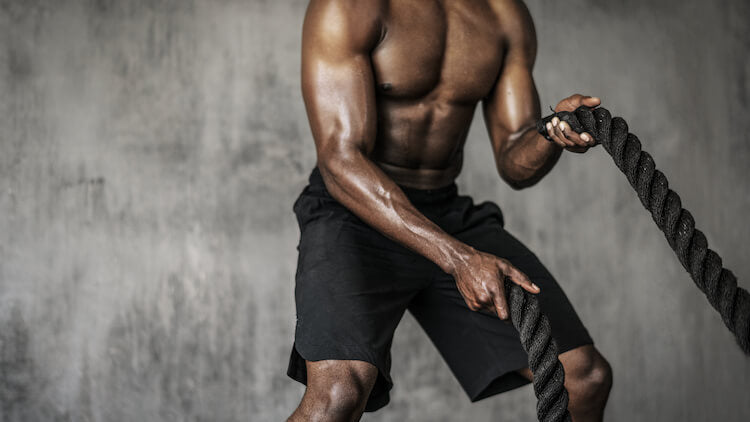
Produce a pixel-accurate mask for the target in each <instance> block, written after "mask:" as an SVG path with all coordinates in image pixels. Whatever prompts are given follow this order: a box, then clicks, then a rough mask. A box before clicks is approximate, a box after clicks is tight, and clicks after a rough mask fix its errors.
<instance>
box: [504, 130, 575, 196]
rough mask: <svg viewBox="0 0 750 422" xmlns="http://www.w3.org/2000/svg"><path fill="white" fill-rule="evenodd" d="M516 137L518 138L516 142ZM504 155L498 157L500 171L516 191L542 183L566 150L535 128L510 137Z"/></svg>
mask: <svg viewBox="0 0 750 422" xmlns="http://www.w3.org/2000/svg"><path fill="white" fill-rule="evenodd" d="M513 138H515V139H513ZM508 144H509V146H508V148H507V149H506V151H505V152H504V153H503V154H498V156H499V160H498V162H497V167H498V172H499V173H500V175H501V176H502V177H503V179H504V180H506V181H507V182H508V183H509V184H510V185H511V186H512V187H513V188H515V189H522V188H526V187H529V186H532V185H534V184H535V183H537V182H538V181H539V180H541V179H542V178H543V177H544V176H545V175H546V174H547V173H549V171H550V170H552V167H554V166H555V163H557V160H558V159H559V158H560V155H561V154H562V151H563V148H561V147H560V146H558V145H557V144H555V143H554V142H550V141H548V140H547V139H545V138H544V137H543V136H541V135H539V133H537V131H536V130H534V127H533V126H529V127H527V128H525V129H524V130H523V131H521V132H519V133H518V134H517V135H515V137H513V136H512V137H511V139H510V141H509V142H508Z"/></svg>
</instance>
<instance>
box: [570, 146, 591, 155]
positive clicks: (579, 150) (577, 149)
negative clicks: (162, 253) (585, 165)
mask: <svg viewBox="0 0 750 422" xmlns="http://www.w3.org/2000/svg"><path fill="white" fill-rule="evenodd" d="M565 150H566V151H570V152H575V153H576V154H583V153H584V152H586V151H588V150H589V147H579V146H573V147H565Z"/></svg>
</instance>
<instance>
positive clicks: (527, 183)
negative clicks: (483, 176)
mask: <svg viewBox="0 0 750 422" xmlns="http://www.w3.org/2000/svg"><path fill="white" fill-rule="evenodd" d="M503 180H504V181H505V183H507V184H508V186H510V187H511V188H512V189H513V190H522V189H526V188H530V187H532V186H534V185H535V184H536V183H537V182H538V180H535V179H533V178H526V179H512V178H509V177H503Z"/></svg>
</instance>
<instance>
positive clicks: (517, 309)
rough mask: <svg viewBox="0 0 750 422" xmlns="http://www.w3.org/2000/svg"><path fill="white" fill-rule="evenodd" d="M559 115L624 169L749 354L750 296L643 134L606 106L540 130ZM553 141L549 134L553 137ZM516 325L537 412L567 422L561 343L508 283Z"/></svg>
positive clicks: (566, 115) (533, 304)
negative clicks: (531, 377)
mask: <svg viewBox="0 0 750 422" xmlns="http://www.w3.org/2000/svg"><path fill="white" fill-rule="evenodd" d="M555 116H557V117H558V118H559V119H560V120H562V121H564V122H566V123H568V124H569V125H570V127H571V129H573V130H574V131H575V132H578V133H581V132H584V131H585V132H587V133H589V134H591V135H592V136H593V137H594V138H595V139H596V140H597V141H598V142H599V143H601V144H602V146H604V149H605V150H606V151H607V152H608V153H609V154H610V155H611V156H612V158H613V160H614V162H615V164H616V165H617V167H618V168H619V169H620V170H621V171H622V172H623V173H625V176H626V177H627V179H628V181H629V182H630V185H631V186H633V189H635V191H636V193H637V194H638V198H640V200H641V203H642V204H643V206H644V207H646V209H647V210H648V211H649V212H651V216H652V217H653V219H654V222H655V223H656V225H657V227H659V230H661V231H662V232H663V233H664V236H665V237H666V238H667V241H668V242H669V246H671V247H672V249H673V250H674V252H675V253H676V254H677V258H678V259H679V260H680V262H681V263H682V265H683V266H684V267H685V269H686V270H687V271H688V273H690V276H691V277H692V279H693V281H694V282H695V284H696V285H697V286H698V288H699V289H700V290H701V291H702V292H703V293H704V294H705V295H706V297H707V298H708V302H709V303H710V304H711V306H713V307H714V308H715V309H716V310H717V311H718V312H719V314H721V317H722V319H723V320H724V324H725V325H726V326H727V328H729V331H731V332H732V333H733V334H734V336H735V338H736V340H737V344H738V345H739V346H740V348H741V349H742V351H743V352H745V354H747V355H750V294H748V292H747V290H745V289H742V288H740V287H737V278H736V277H735V276H734V274H732V272H731V271H729V270H727V269H726V268H724V267H723V266H722V261H721V258H720V257H719V255H718V254H717V253H716V252H714V251H713V250H711V249H709V248H708V242H707V241H706V236H705V235H704V234H703V232H701V231H700V230H698V229H696V228H695V221H694V220H693V216H692V215H691V214H690V212H689V211H688V210H686V209H684V208H682V203H681V201H680V197H679V195H677V193H675V192H674V191H673V190H671V189H669V184H668V183H667V178H666V177H665V176H664V174H663V173H662V172H661V171H659V170H657V169H656V166H655V165H654V160H653V158H651V155H649V153H647V152H645V151H642V150H641V143H640V141H639V140H638V138H637V137H636V136H635V135H633V134H632V133H629V132H628V125H627V123H626V122H625V120H623V119H622V118H620V117H615V118H612V115H611V114H610V113H609V111H608V110H607V109H605V108H596V109H590V108H588V107H584V106H582V107H579V108H578V109H576V110H575V111H574V112H572V113H571V112H559V113H555V114H553V115H550V116H548V117H545V118H544V119H542V120H541V121H539V122H538V123H537V130H538V131H539V133H541V134H543V135H545V136H547V130H546V123H547V122H549V121H550V120H552V118H553V117H555ZM548 139H549V138H548ZM506 291H507V292H508V299H509V302H510V308H511V318H512V321H513V325H514V326H515V327H516V329H517V330H518V331H519V333H520V337H521V344H522V345H523V348H524V349H525V350H526V352H527V353H528V355H529V368H530V369H531V372H532V373H533V374H534V392H535V393H536V396H537V399H538V400H539V401H538V404H537V416H538V417H539V420H540V421H545V422H547V421H567V420H570V415H569V414H568V412H567V405H568V394H567V391H565V388H564V387H563V383H564V380H565V375H564V371H563V368H562V364H560V361H559V360H558V359H557V346H556V345H555V342H554V340H553V339H552V337H551V333H550V327H549V321H548V320H547V318H546V317H545V316H544V315H543V314H542V313H541V312H540V309H539V303H538V301H537V299H536V298H535V297H534V296H533V295H530V294H528V293H525V292H524V291H523V289H521V288H520V287H519V286H517V285H515V284H513V283H510V282H506Z"/></svg>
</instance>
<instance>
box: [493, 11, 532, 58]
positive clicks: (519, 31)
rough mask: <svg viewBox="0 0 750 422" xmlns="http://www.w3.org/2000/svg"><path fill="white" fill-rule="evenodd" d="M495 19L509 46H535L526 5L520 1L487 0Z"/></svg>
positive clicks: (530, 19) (529, 14)
mask: <svg viewBox="0 0 750 422" xmlns="http://www.w3.org/2000/svg"><path fill="white" fill-rule="evenodd" d="M488 2H489V4H490V6H491V8H492V10H493V11H494V12H495V16H496V17H497V22H498V25H499V26H500V28H501V31H502V34H503V38H505V40H506V42H508V43H509V44H522V45H524V46H525V47H532V46H533V47H535V46H536V31H535V29H534V21H533V19H532V18H531V13H530V12H529V9H528V8H527V7H526V4H525V3H524V2H523V1H521V0H488Z"/></svg>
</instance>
